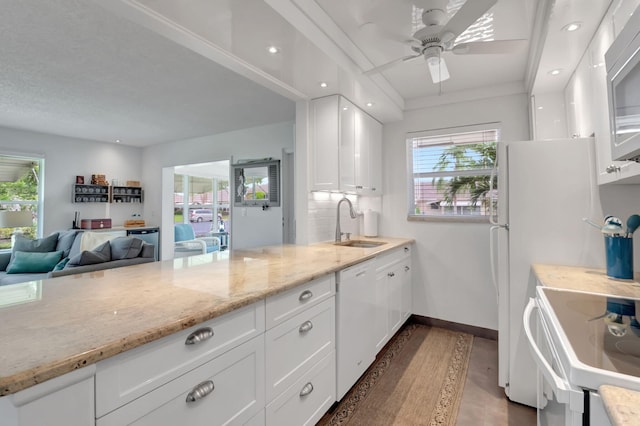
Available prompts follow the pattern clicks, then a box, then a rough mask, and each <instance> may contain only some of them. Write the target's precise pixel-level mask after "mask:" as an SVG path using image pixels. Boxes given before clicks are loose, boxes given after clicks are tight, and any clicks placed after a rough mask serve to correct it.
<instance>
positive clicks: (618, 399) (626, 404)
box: [598, 385, 640, 426]
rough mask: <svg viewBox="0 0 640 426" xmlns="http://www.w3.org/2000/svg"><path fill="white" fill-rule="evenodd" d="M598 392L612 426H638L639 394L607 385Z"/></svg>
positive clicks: (639, 413) (639, 421)
mask: <svg viewBox="0 0 640 426" xmlns="http://www.w3.org/2000/svg"><path fill="white" fill-rule="evenodd" d="M598 391H599V392H600V396H601V397H602V402H603V403H604V407H605V408H606V410H607V414H609V419H610V420H611V423H612V424H613V426H622V425H624V426H640V392H636V391H633V390H629V389H624V388H619V387H617V386H609V385H602V386H600V388H599V389H598Z"/></svg>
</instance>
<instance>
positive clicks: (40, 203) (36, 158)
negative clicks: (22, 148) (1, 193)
mask: <svg viewBox="0 0 640 426" xmlns="http://www.w3.org/2000/svg"><path fill="white" fill-rule="evenodd" d="M0 157H13V158H17V159H21V160H29V161H32V162H37V163H38V188H37V193H38V199H37V200H24V201H17V200H0V205H5V206H11V205H18V206H21V205H25V206H36V207H35V209H34V211H35V214H36V218H37V220H36V222H35V225H34V226H35V228H36V229H35V232H34V238H42V237H43V236H44V229H43V224H44V198H45V178H44V176H45V156H44V155H43V154H38V153H25V152H15V151H0ZM11 250H12V249H10V248H9V249H0V252H8V251H11Z"/></svg>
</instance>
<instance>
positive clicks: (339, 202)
mask: <svg viewBox="0 0 640 426" xmlns="http://www.w3.org/2000/svg"><path fill="white" fill-rule="evenodd" d="M343 201H346V202H347V204H349V215H350V216H351V219H355V218H356V217H357V216H356V212H355V211H354V210H353V204H351V200H349V199H348V198H347V197H343V198H342V199H341V200H340V201H338V207H337V209H336V243H339V242H340V241H342V235H343V233H342V232H341V231H340V204H342V202H343ZM348 239H349V234H348V233H347V240H348Z"/></svg>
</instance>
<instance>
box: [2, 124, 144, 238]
mask: <svg viewBox="0 0 640 426" xmlns="http://www.w3.org/2000/svg"><path fill="white" fill-rule="evenodd" d="M0 153H3V154H22V155H39V156H43V157H44V159H45V166H44V191H45V193H44V200H43V202H44V218H43V219H44V220H43V232H42V235H48V234H50V233H51V232H53V231H57V230H60V229H69V228H71V226H72V222H73V216H74V212H75V211H79V212H80V217H81V218H83V219H91V218H94V219H95V218H108V217H110V218H111V219H112V223H113V224H114V225H116V224H119V225H122V224H123V223H124V220H126V219H128V218H130V217H131V215H132V214H133V213H142V211H141V209H142V207H141V206H140V205H132V204H108V203H96V204H81V203H77V204H76V203H72V201H71V200H72V197H71V194H72V185H73V184H74V183H75V177H76V175H82V176H84V177H85V182H87V183H89V182H90V179H91V175H92V174H97V173H100V174H105V175H106V177H107V179H109V180H111V179H114V178H115V179H120V180H141V178H142V175H141V162H142V150H141V149H140V148H134V147H130V146H123V145H118V144H115V143H113V144H112V143H101V142H94V141H87V140H80V139H73V138H67V137H62V136H55V135H48V134H44V133H35V132H29V131H23V130H16V129H9V128H5V127H0ZM142 183H143V185H144V181H143V182H142Z"/></svg>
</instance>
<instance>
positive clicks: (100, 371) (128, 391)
mask: <svg viewBox="0 0 640 426" xmlns="http://www.w3.org/2000/svg"><path fill="white" fill-rule="evenodd" d="M198 332H200V333H201V336H200V338H201V340H200V341H197V340H198V339H197V338H196V339H193V338H192V339H191V341H194V340H196V341H197V342H195V343H191V344H187V343H186V341H187V339H189V338H190V336H194V333H198ZM263 332H264V302H258V303H255V304H253V305H251V306H247V307H245V308H241V309H238V310H236V311H233V312H230V313H228V314H226V315H223V316H221V317H218V318H214V319H212V320H210V321H207V322H204V323H202V324H198V325H196V326H194V327H191V328H189V329H187V330H184V331H182V332H179V333H175V334H173V335H171V336H167V337H165V338H162V339H160V340H157V341H155V342H151V343H148V344H146V345H143V346H141V347H138V348H136V349H133V350H130V351H127V352H124V353H122V354H120V355H117V356H115V357H112V358H109V359H107V360H105V361H101V362H100V363H98V365H97V370H96V417H102V416H103V415H105V414H107V413H108V412H110V411H113V410H114V409H116V408H118V407H120V406H122V405H124V404H126V403H128V402H129V401H132V400H134V399H135V398H138V397H140V396H141V395H144V394H145V393H147V392H150V391H152V390H153V389H155V388H157V387H158V386H161V385H163V384H164V383H167V382H169V381H170V380H173V379H174V378H176V377H178V376H180V375H181V374H184V373H185V372H187V371H189V370H192V369H193V368H195V367H197V366H198V365H201V364H204V363H205V362H207V361H209V360H211V359H213V358H214V357H216V356H218V355H220V354H221V353H223V352H225V351H228V350H229V349H232V348H234V347H236V346H238V345H240V344H241V343H243V342H246V341H248V340H250V339H251V338H253V337H255V336H257V335H259V334H261V333H263ZM211 333H213V334H212V335H211Z"/></svg>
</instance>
